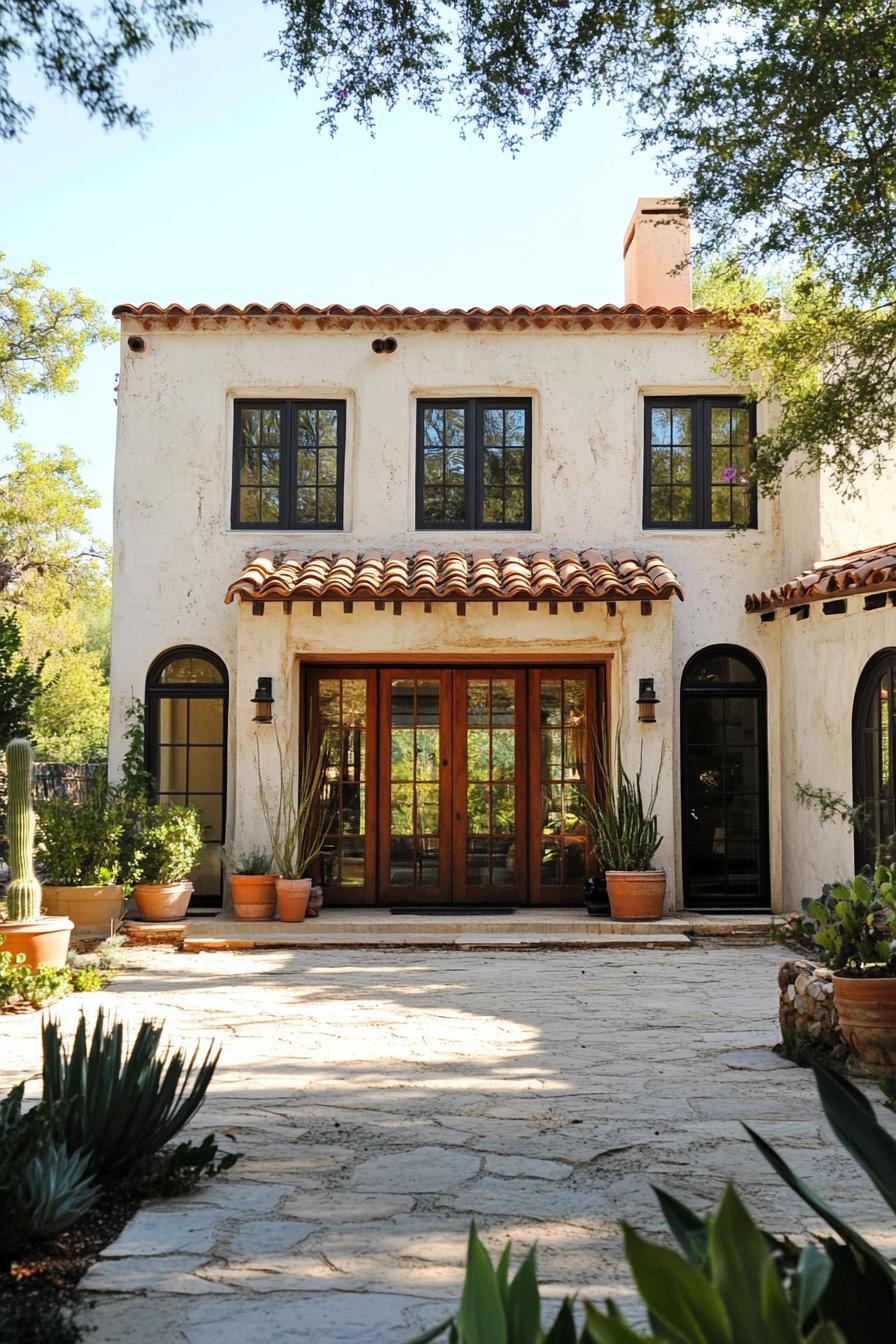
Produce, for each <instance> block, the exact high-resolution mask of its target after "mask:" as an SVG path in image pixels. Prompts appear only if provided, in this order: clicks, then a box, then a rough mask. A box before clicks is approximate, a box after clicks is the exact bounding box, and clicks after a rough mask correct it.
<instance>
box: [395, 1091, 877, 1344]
mask: <svg viewBox="0 0 896 1344" xmlns="http://www.w3.org/2000/svg"><path fill="white" fill-rule="evenodd" d="M815 1078H816V1083H817V1086H818V1091H819V1096H820V1098H821V1104H822V1107H823V1109H824V1113H825V1116H826V1118H827V1121H828V1124H829V1125H830V1127H831V1129H832V1130H833V1132H834V1135H835V1136H836V1138H837V1139H838V1140H839V1142H840V1143H841V1144H842V1145H843V1146H844V1147H845V1148H846V1150H847V1152H848V1153H849V1154H850V1155H851V1156H852V1157H853V1158H854V1159H855V1160H856V1161H857V1162H858V1163H859V1165H860V1166H861V1167H862V1168H863V1170H864V1171H865V1172H866V1173H867V1174H868V1176H870V1177H871V1180H872V1182H873V1183H874V1185H875V1187H876V1188H877V1190H878V1192H879V1194H880V1195H881V1196H882V1197H883V1199H884V1200H885V1201H886V1203H887V1204H888V1205H889V1207H890V1209H892V1210H893V1212H894V1213H896V1140H894V1139H893V1138H892V1136H891V1135H890V1134H889V1132H888V1131H887V1130H885V1129H884V1128H883V1126H882V1125H881V1124H880V1123H879V1121H878V1120H877V1117H876V1115H875V1113H874V1108H873V1107H872V1106H871V1104H870V1102H869V1101H868V1100H867V1098H866V1097H865V1096H864V1095H863V1094H862V1093H861V1092H860V1091H859V1090H858V1088H856V1087H855V1086H853V1084H852V1083H850V1082H849V1081H848V1080H847V1079H846V1078H842V1077H840V1075H839V1074H835V1073H831V1072H829V1071H827V1070H824V1069H821V1068H816V1069H815ZM745 1128H746V1129H747V1132H748V1133H749V1135H750V1137H751V1138H752V1140H753V1142H754V1143H755V1144H756V1146H757V1147H758V1148H759V1151H760V1152H761V1153H762V1155H763V1156H764V1157H765V1158H766V1160H767V1161H768V1162H769V1163H770V1164H771V1165H772V1167H773V1168H774V1170H775V1171H776V1172H777V1173H778V1175H779V1176H781V1178H782V1179H783V1180H784V1181H786V1183H787V1184H788V1185H789V1186H790V1187H791V1189H792V1190H794V1191H795V1192H796V1193H797V1194H798V1195H799V1196H800V1198H801V1199H803V1200H805V1201H806V1203H807V1204H809V1205H810V1206H811V1208H812V1209H814V1211H815V1212H816V1213H817V1214H819V1215H820V1216H821V1217H822V1218H823V1219H824V1220H825V1222H827V1224H828V1225H829V1227H831V1228H832V1229H833V1231H834V1232H836V1233H837V1235H838V1237H839V1238H841V1240H835V1239H834V1238H833V1237H825V1238H821V1239H820V1240H821V1244H820V1246H816V1245H810V1246H804V1247H799V1246H796V1245H795V1244H794V1243H793V1242H791V1241H790V1240H788V1239H787V1238H783V1237H776V1236H773V1235H770V1234H769V1233H767V1232H763V1231H762V1229H760V1228H759V1227H758V1226H757V1225H756V1224H755V1223H754V1221H753V1219H752V1218H751V1217H750V1214H749V1213H748V1211H747V1209H746V1208H745V1207H744V1205H743V1203H742V1201H741V1199H740V1197H739V1196H738V1194H737V1192H736V1190H735V1189H734V1187H733V1186H731V1185H729V1186H728V1187H727V1189H726V1191H725V1195H724V1197H723V1199H722V1202H721V1204H720V1205H719V1208H718V1210H717V1212H716V1213H715V1214H713V1215H711V1216H710V1217H708V1218H701V1217H699V1215H698V1214H696V1213H694V1212H693V1211H692V1210H691V1209H688V1208H687V1207H686V1206H685V1205H684V1204H682V1203H680V1202H679V1201H678V1200H676V1199H675V1198H673V1196H671V1195H669V1194H667V1193H666V1192H664V1191H662V1190H657V1191H656V1194H657V1197H658V1199H659V1201H660V1207H661V1208H662V1210H663V1214H664V1216H665V1218H666V1222H667V1223H668V1225H669V1229H670V1231H671V1233H672V1235H673V1237H674V1238H675V1241H676V1242H677V1243H678V1247H679V1250H677V1251H675V1250H672V1249H670V1248H669V1247H667V1246H661V1245H656V1244H654V1243H652V1242H649V1241H647V1240H646V1239H645V1238H643V1237H641V1236H639V1235H638V1233H637V1232H636V1231H635V1230H634V1228H632V1227H630V1226H629V1225H627V1224H626V1223H623V1224H622V1227H623V1234H624V1239H625V1253H626V1258H627V1260H628V1263H629V1266H630V1268H631V1271H632V1277H633V1278H634V1280H635V1284H636V1286H637V1289H638V1292H639V1294H640V1296H641V1300H642V1302H643V1303H644V1306H645V1308H646V1310H647V1315H648V1320H649V1323H650V1324H649V1331H650V1332H649V1334H646V1335H645V1334H640V1333H638V1332H637V1331H636V1330H635V1329H634V1328H633V1327H632V1326H631V1325H629V1324H628V1323H627V1322H626V1321H625V1319H624V1317H623V1315H622V1312H621V1311H620V1310H619V1307H618V1306H617V1305H616V1304H615V1303H614V1302H612V1301H607V1302H605V1303H604V1305H603V1309H600V1308H598V1307H596V1306H593V1305H591V1304H586V1305H585V1306H584V1307H583V1309H582V1316H583V1323H582V1326H581V1328H580V1329H579V1327H578V1326H577V1325H576V1321H575V1317H574V1315H573V1308H572V1303H571V1302H570V1300H569V1299H566V1300H564V1302H563V1304H562V1306H561V1308H560V1312H559V1314H558V1315H557V1318H556V1320H555V1321H554V1323H553V1324H552V1325H551V1326H550V1328H549V1329H548V1330H547V1332H546V1331H545V1330H544V1329H543V1328H542V1322H541V1302H540V1296H539V1290H538V1281H537V1274H536V1267H535V1253H534V1251H530V1252H529V1254H528V1255H527V1256H526V1258H525V1260H524V1261H523V1262H522V1265H521V1266H520V1268H519V1270H518V1271H517V1274H516V1276H515V1277H514V1279H513V1280H512V1281H509V1280H508V1270H509V1264H510V1246H509V1245H508V1246H506V1247H505V1249H504V1253H503V1255H502V1256H501V1259H500V1261H499V1262H498V1266H497V1268H495V1267H494V1266H493V1265H492V1262H491V1260H490V1259H489V1256H488V1253H487V1251H486V1250H485V1248H484V1247H483V1246H482V1243H481V1242H480V1240H479V1237H478V1235H477V1233H476V1229H475V1226H474V1227H472V1228H471V1231H470V1240H469V1245H468V1251H467V1268H466V1277H465V1280H464V1288H463V1297H462V1299H461V1306H460V1310H459V1311H458V1313H457V1315H456V1316H453V1317H451V1318H450V1319H449V1320H447V1321H443V1322H442V1323H441V1324H440V1325H438V1326H437V1327H436V1328H435V1329H433V1330H430V1331H429V1332H428V1333H427V1334H425V1335H420V1336H418V1338H417V1339H416V1340H414V1341H413V1344H427V1341H431V1340H436V1339H440V1338H442V1337H447V1340H448V1344H872V1341H873V1342H874V1344H876V1342H877V1341H878V1340H880V1341H884V1340H893V1339H896V1268H894V1265H893V1264H892V1263H891V1262H890V1261H889V1260H888V1259H887V1258H886V1256H884V1255H882V1254H881V1252H880V1251H878V1250H877V1249H876V1248H875V1247H874V1246H872V1245H871V1244H870V1243H869V1242H867V1241H866V1240H865V1238H864V1237H862V1236H861V1234H860V1233H858V1232H856V1230H855V1229H854V1228H853V1227H851V1226H850V1224H849V1223H848V1222H847V1221H846V1219H845V1218H843V1217H842V1215H840V1214H838V1213H837V1212H836V1210H834V1209H833V1208H832V1207H831V1206H830V1205H829V1204H828V1203H827V1201H826V1200H824V1199H823V1198H822V1197H821V1196H820V1195H818V1194H816V1193H815V1191H814V1190H813V1189H812V1188H811V1187H810V1186H808V1185H807V1184H806V1182H805V1181H803V1180H802V1179H801V1178H800V1177H799V1176H797V1175H796V1174H795V1173H794V1172H793V1171H792V1170H791V1168H790V1167H789V1166H788V1165H787V1163H786V1162H785V1161H784V1160H783V1158H781V1157H780V1156H779V1155H778V1153H776V1152H775V1150H774V1148H772V1147H771V1145H770V1144H768V1143H767V1142H766V1141H765V1140H764V1139H763V1138H761V1136H760V1135H758V1134H756V1133H754V1132H753V1130H751V1129H749V1127H748V1126H745Z"/></svg>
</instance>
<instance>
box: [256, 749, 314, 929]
mask: <svg viewBox="0 0 896 1344" xmlns="http://www.w3.org/2000/svg"><path fill="white" fill-rule="evenodd" d="M276 741H277V757H278V762H279V774H280V777H279V780H278V785H277V796H276V800H274V799H272V798H271V797H270V796H269V794H268V791H267V789H266V788H265V786H264V783H263V781H262V778H261V760H260V758H259V756H258V754H257V752H256V757H255V763H256V766H257V769H258V786H259V790H260V793H261V809H262V812H263V813H264V819H265V824H266V826H267V828H268V836H269V837H270V842H271V852H272V854H273V859H274V872H275V873H276V875H277V876H276V880H275V882H274V887H275V890H276V893H277V917H278V918H279V919H281V920H289V921H297V920H302V919H304V918H305V912H306V910H307V908H308V898H309V896H310V895H311V878H310V876H309V871H308V870H309V869H310V867H311V865H312V863H313V862H314V860H315V859H316V858H317V856H318V854H320V852H321V850H322V848H323V842H324V830H325V824H326V822H325V811H324V807H323V804H322V801H321V781H322V779H323V772H324V754H323V750H322V749H321V748H317V749H315V748H313V747H312V745H311V743H310V742H307V741H306V742H305V743H304V745H302V746H301V747H300V748H299V749H298V750H297V751H296V752H295V754H294V756H293V758H292V761H291V764H289V765H287V764H286V762H285V761H284V759H283V747H282V745H281V742H280V738H279V737H278V738H277V739H276Z"/></svg>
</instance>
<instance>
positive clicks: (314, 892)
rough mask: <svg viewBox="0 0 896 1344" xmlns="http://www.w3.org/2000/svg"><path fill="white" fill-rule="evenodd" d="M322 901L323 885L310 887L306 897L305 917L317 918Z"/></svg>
mask: <svg viewBox="0 0 896 1344" xmlns="http://www.w3.org/2000/svg"><path fill="white" fill-rule="evenodd" d="M323 903H324V889H323V887H312V888H311V895H310V896H309V897H308V909H307V910H306V911H305V918H306V919H317V917H318V915H319V914H320V911H321V906H322V905H323Z"/></svg>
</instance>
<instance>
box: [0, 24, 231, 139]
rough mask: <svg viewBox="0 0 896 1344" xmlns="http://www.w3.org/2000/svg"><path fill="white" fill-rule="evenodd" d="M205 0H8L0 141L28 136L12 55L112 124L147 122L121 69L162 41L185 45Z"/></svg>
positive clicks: (29, 110) (1, 45)
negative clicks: (128, 95) (79, 0)
mask: <svg viewBox="0 0 896 1344" xmlns="http://www.w3.org/2000/svg"><path fill="white" fill-rule="evenodd" d="M199 3H200V0H145V2H144V3H141V0H114V3H113V0H105V3H102V4H96V5H91V6H89V7H88V8H82V7H80V6H78V5H72V4H69V3H66V0H41V3H40V4H35V3H33V0H5V3H4V5H3V7H2V9H0V53H2V58H3V59H2V63H0V140H11V139H16V138H18V137H19V136H21V135H23V134H24V132H25V130H26V128H27V125H28V122H29V121H30V120H31V117H32V116H33V115H34V109H33V107H30V106H29V105H28V104H26V103H21V102H19V101H18V99H17V98H15V97H14V96H13V93H12V90H11V87H10V74H11V69H12V67H13V64H14V62H27V63H28V64H29V65H33V66H36V68H37V72H38V74H39V76H40V78H41V80H42V81H43V83H44V84H45V85H46V86H47V88H50V89H55V90H56V91H57V92H59V93H61V94H64V95H66V96H67V97H70V98H74V100H75V101H76V102H77V103H79V104H80V106H81V107H82V108H84V110H85V111H86V112H88V113H89V114H90V115H91V116H95V117H98V118H99V120H100V122H101V124H102V125H103V127H105V128H106V129H107V130H109V129H111V128H112V127H113V126H139V127H142V126H145V125H146V114H145V112H142V111H141V110H140V109H139V108H138V107H135V106H134V105H133V104H132V103H129V102H128V101H127V100H126V99H125V98H124V96H123V91H122V70H123V67H125V66H126V64H127V62H128V61H131V60H133V59H134V58H135V57H137V56H142V55H145V54H146V53H147V52H149V51H151V50H152V48H153V47H154V46H155V44H156V43H157V42H163V43H164V44H165V46H166V47H168V48H169V49H170V50H172V51H173V50H175V49H176V48H178V47H183V46H186V45H187V44H189V43H191V42H193V41H194V40H195V39H196V37H197V36H198V35H199V34H200V33H201V32H203V31H204V30H205V29H206V28H207V27H208V24H206V23H203V22H202V21H201V20H200V18H199V13H198V9H199Z"/></svg>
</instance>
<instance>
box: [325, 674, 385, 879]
mask: <svg viewBox="0 0 896 1344" xmlns="http://www.w3.org/2000/svg"><path fill="white" fill-rule="evenodd" d="M373 675H374V674H373V673H372V672H366V671H357V672H340V671H339V670H336V669H334V670H333V671H332V672H331V671H329V670H327V671H324V670H321V671H320V672H317V673H314V674H313V682H312V691H311V699H310V705H311V723H312V725H313V726H314V731H315V732H316V734H318V735H319V740H320V741H321V743H322V746H323V751H324V775H323V781H322V786H321V806H322V808H323V811H324V824H325V839H324V848H323V850H322V852H321V858H320V880H321V885H322V886H323V888H324V894H325V899H326V900H328V901H333V903H334V904H358V903H364V902H368V901H372V900H373V898H374V889H375V885H374V863H373V841H374V834H373V825H372V822H371V820H370V800H369V780H370V775H369V770H370V761H371V759H372V738H373V728H374V716H373V693H372V687H373Z"/></svg>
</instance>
